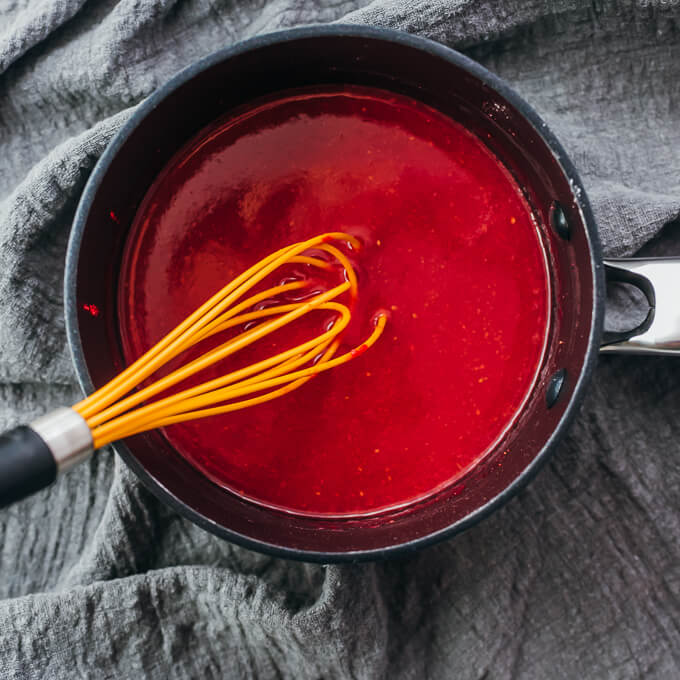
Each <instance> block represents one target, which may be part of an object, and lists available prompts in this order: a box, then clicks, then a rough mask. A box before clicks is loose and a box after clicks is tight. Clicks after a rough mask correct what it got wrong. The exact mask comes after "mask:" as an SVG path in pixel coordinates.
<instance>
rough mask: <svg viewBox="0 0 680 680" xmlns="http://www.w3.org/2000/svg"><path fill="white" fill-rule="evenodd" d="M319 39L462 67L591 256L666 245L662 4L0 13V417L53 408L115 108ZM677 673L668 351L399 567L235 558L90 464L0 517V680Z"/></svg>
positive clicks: (62, 6) (603, 392)
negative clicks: (224, 62) (273, 40)
mask: <svg viewBox="0 0 680 680" xmlns="http://www.w3.org/2000/svg"><path fill="white" fill-rule="evenodd" d="M331 21H343V22H355V23H368V24H374V25H380V26H390V27H395V28H399V29H402V30H406V31H410V32H413V33H417V34H420V35H424V36H428V37H430V38H433V39H435V40H438V41H441V42H443V43H446V44H447V45H450V46H452V47H455V48H458V49H462V50H463V51H464V52H466V53H467V54H468V55H470V56H472V57H473V58H475V59H478V60H479V61H481V62H482V63H483V64H485V65H486V66H487V67H489V68H490V69H491V70H493V71H495V72H496V73H498V74H499V75H501V76H502V77H504V78H506V79H507V80H508V81H509V82H510V83H511V84H512V85H514V86H515V87H516V88H517V89H518V90H519V92H520V93H521V94H523V95H524V96H525V97H526V98H527V99H528V100H529V102H530V103H531V104H533V106H534V107H535V108H536V109H538V111H539V112H540V113H541V114H542V115H543V116H544V117H545V118H546V120H547V121H548V123H549V124H550V125H551V126H553V128H554V130H555V132H556V133H557V135H558V136H559V138H560V139H561V140H562V142H563V143H564V145H565V146H566V148H567V150H568V152H569V153H570V155H571V157H572V159H573V161H574V162H575V164H576V166H577V168H578V170H579V171H580V173H581V175H582V178H583V180H584V182H585V184H586V188H587V189H588V191H589V194H590V198H591V200H592V202H593V204H594V209H595V214H596V217H597V220H598V223H599V227H600V231H601V235H602V239H603V242H604V244H605V250H606V252H607V254H610V255H613V254H616V255H621V254H624V253H633V252H634V251H636V250H637V249H639V248H640V247H642V246H645V250H646V251H648V252H653V253H667V254H672V253H675V254H680V224H678V222H677V220H678V215H679V214H680V5H679V4H678V2H675V1H671V0H657V1H656V2H654V1H653V0H647V1H643V0H638V2H624V1H621V2H611V1H608V0H607V1H605V0H592V1H591V0H589V1H587V2H586V1H583V0H571V1H568V0H553V1H552V2H537V1H535V0H532V1H528V2H522V1H520V0H504V1H503V0H499V1H498V2H491V1H488V0H487V1H481V0H480V1H478V2H474V1H472V0H467V1H466V0H450V1H446V0H429V1H427V0H373V2H367V1H365V0H330V1H323V2H322V1H321V0H224V1H218V0H213V1H212V2H210V1H207V0H184V1H180V0H155V1H154V0H120V1H118V2H116V1H114V0H0V427H2V428H5V427H8V426H11V425H13V424H15V423H17V422H19V421H25V420H27V419H29V418H31V417H33V416H34V415H36V414H38V413H41V412H43V411H45V410H46V409H48V408H49V407H50V406H54V405H57V404H62V403H68V402H69V401H70V400H72V399H75V398H76V396H77V394H78V390H77V388H76V387H75V383H74V375H73V371H72V368H71V366H70V363H69V358H68V354H67V351H66V345H65V336H64V324H63V320H62V307H61V305H62V299H61V285H62V284H61V282H62V271H63V259H64V251H65V244H66V239H67V236H68V232H69V228H70V224H71V221H72V218H73V213H74V209H75V206H76V203H77V201H78V197H79V194H80V192H81V191H82V188H83V186H84V183H85V181H86V179H87V176H88V173H89V172H90V171H91V169H92V167H93V165H94V163H95V162H96V159H97V157H98V156H99V155H100V153H101V152H102V150H103V149H104V147H105V145H106V144H107V142H108V140H109V139H110V138H111V136H112V135H113V134H114V132H115V131H116V130H117V129H118V128H119V126H120V125H121V123H122V122H123V121H124V120H125V119H126V117H127V116H128V115H129V114H130V111H131V110H132V109H133V108H134V106H135V105H136V104H137V103H138V102H140V101H141V100H142V99H144V98H145V97H146V96H148V95H149V94H150V93H151V92H152V91H153V90H154V89H155V88H156V87H157V86H158V85H159V84H161V83H162V82H163V81H164V80H166V79H167V78H168V77H169V76H171V75H172V74H173V73H175V72H176V71H178V70H179V69H181V68H183V67H184V66H186V65H187V64H189V63H190V62H192V61H194V60H196V59H197V58H199V57H201V56H203V55H205V54H208V53H210V52H212V51H214V50H216V49H217V48H220V47H223V46H225V45H230V44H232V43H233V42H234V41H237V40H239V39H242V38H246V37H249V36H253V35H255V34H258V33H262V32H266V31H272V30H275V29H279V28H283V27H289V26H294V25H299V24H304V23H314V22H317V23H320V22H323V23H325V22H331ZM664 226H665V227H666V228H665V229H664ZM659 234H661V235H660V236H659V238H657V239H655V240H654V241H653V242H652V243H651V244H649V245H645V244H646V243H647V242H648V241H650V240H651V239H653V238H654V237H655V236H657V235H659ZM678 299H679V304H680V284H679V296H678ZM679 676H680V359H675V360H673V359H650V358H621V357H606V358H603V359H602V360H601V362H600V366H599V368H598V370H597V374H596V376H595V379H594V382H593V385H592V389H591V391H590V394H589V396H588V398H587V401H586V403H585V405H584V407H583V409H582V411H581V414H580V416H579V417H578V419H577V422H576V423H575V425H574V426H573V427H572V429H571V431H570V434H569V436H568V437H567V439H566V440H565V441H564V443H563V444H562V445H561V446H560V448H559V450H558V451H557V453H556V455H555V456H554V457H553V459H552V461H551V462H550V464H549V465H548V466H547V467H546V468H545V469H544V470H543V471H542V472H541V474H540V475H539V476H538V478H537V479H536V480H535V481H534V482H533V483H532V484H531V485H530V487H529V488H528V489H527V490H526V491H525V492H523V493H522V494H521V495H520V496H519V497H518V498H516V499H515V500H513V501H512V502H511V503H510V504H508V505H507V506H506V507H505V508H504V509H503V510H501V511H500V512H498V513H496V514H494V515H493V516H492V517H491V518H489V519H488V520H486V521H485V522H483V523H482V524H481V525H480V526H478V527H476V528H474V529H472V530H470V531H468V532H467V533H466V534H464V535H462V536H459V537H456V538H455V539H453V540H450V541H448V542H446V543H443V544H441V545H439V546H436V547H434V548H430V549H428V550H426V551H423V552H422V553H421V554H419V555H418V556H416V557H413V558H411V559H408V560H403V561H392V562H388V563H383V564H367V565H359V566H342V567H337V566H330V567H323V566H317V565H304V564H298V563H289V562H286V561H283V560H279V559H272V558H269V557H265V556H262V555H258V554H255V553H251V552H249V551H247V550H243V549H240V548H237V547H234V546H232V545H230V544H228V543H225V542H223V541H221V540H219V539H217V538H215V537H213V536H212V535H210V534H208V533H205V532H204V531H202V530H201V529H198V528H197V527H195V526H193V525H192V524H190V523H189V522H186V521H184V520H183V519H180V518H179V517H178V516H177V515H175V514H174V513H172V512H170V511H169V510H167V509H166V508H165V507H164V506H162V505H160V504H159V503H158V502H157V501H156V500H155V499H154V498H153V497H151V495H150V494H149V493H147V492H146V491H145V490H144V489H142V488H140V485H139V484H138V483H137V482H136V480H135V479H134V478H133V477H132V475H131V474H130V473H129V472H128V471H127V469H126V468H124V466H122V465H121V463H120V462H119V461H118V460H117V459H116V458H115V456H114V455H113V454H111V453H110V452H103V453H101V454H100V455H97V456H96V457H95V458H94V459H93V460H92V461H91V463H89V464H86V465H83V466H81V467H80V468H78V469H76V470H74V471H73V472H71V473H69V474H68V475H66V476H65V477H64V478H62V479H61V480H60V481H59V482H58V484H56V485H55V486H54V487H53V488H51V489H49V490H48V491H46V492H43V493H41V494H40V495H38V496H37V497H35V498H32V499H30V500H28V501H25V502H23V503H21V504H19V505H16V506H14V507H12V508H10V509H8V510H4V511H2V512H0V677H1V678H3V679H4V680H11V679H21V680H25V679H32V678H49V679H52V678H75V677H87V678H117V679H119V678H135V679H136V678H142V677H149V678H162V679H165V678H192V679H193V678H203V677H206V678H218V677H220V678H221V677H228V678H232V677H233V678H295V679H306V678H309V679H319V678H325V679H330V678H362V679H363V678H368V679H374V678H395V679H401V678H413V679H421V678H553V679H560V678H637V677H645V678H673V677H679Z"/></svg>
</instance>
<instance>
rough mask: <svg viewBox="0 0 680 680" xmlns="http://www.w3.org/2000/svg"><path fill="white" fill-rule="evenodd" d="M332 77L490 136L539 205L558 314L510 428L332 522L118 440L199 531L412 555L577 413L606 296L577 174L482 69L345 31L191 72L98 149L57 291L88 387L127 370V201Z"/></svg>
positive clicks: (350, 554) (421, 46) (303, 35)
mask: <svg viewBox="0 0 680 680" xmlns="http://www.w3.org/2000/svg"><path fill="white" fill-rule="evenodd" d="M491 81H493V83H492V82H491ZM333 84H353V85H364V86H370V87H378V88H382V89H387V90H391V91H394V92H397V93H401V94H405V95H408V96H410V97H413V98H415V99H418V100H420V101H422V102H424V103H426V104H428V105H430V106H432V107H434V108H436V109H439V110H440V111H442V112H443V113H445V114H447V115H449V116H450V117H452V118H453V119H454V120H456V121H458V122H460V123H462V124H463V125H465V126H466V127H467V128H468V129H469V130H471V131H472V132H474V133H475V134H476V135H477V136H478V137H479V138H480V139H482V140H483V141H484V142H485V143H486V144H487V146H488V147H489V148H490V149H491V150H492V151H493V152H494V153H495V155H496V156H497V157H498V158H499V159H500V160H501V161H502V162H503V163H504V164H505V166H506V167H507V168H508V169H509V170H510V172H511V173H512V174H513V175H514V177H515V178H516V180H517V182H518V184H519V185H520V187H522V188H523V190H524V192H525V195H526V197H527V199H528V201H529V203H530V205H531V206H532V208H533V211H534V214H535V218H536V221H537V223H538V225H539V227H540V230H541V233H542V236H543V240H544V246H545V249H546V252H547V255H548V260H549V265H550V270H551V288H552V314H551V317H552V318H551V326H550V331H549V340H548V349H547V352H546V355H545V359H544V363H543V366H542V368H541V371H540V375H539V378H538V380H537V382H536V384H535V387H534V389H533V391H532V394H531V395H530V398H529V400H528V402H527V404H526V406H525V408H524V411H523V412H522V414H521V416H520V418H519V419H518V421H517V422H516V424H515V426H514V427H513V428H512V429H511V430H510V432H508V433H507V434H506V436H505V438H504V439H503V440H502V441H501V442H500V444H499V446H497V447H496V449H495V451H494V452H493V453H491V454H490V455H489V456H488V457H487V458H486V459H485V460H484V461H483V462H482V463H481V464H480V465H478V466H477V467H476V468H475V469H474V470H473V471H472V472H470V473H469V474H468V475H467V477H466V478H465V479H464V480H462V481H461V483H456V484H454V485H453V486H451V487H449V488H446V489H444V490H443V491H441V492H439V493H438V494H437V495H436V496H432V497H430V498H428V499H427V500H426V501H423V502H421V503H419V504H417V505H413V506H409V507H408V508H406V509H402V510H400V511H394V512H388V513H385V514H382V515H379V516H374V517H366V518H353V519H342V520H338V519H318V518H314V517H306V516H295V515H290V514H285V513H281V512H277V511H275V510H272V509H268V508H265V507H263V506H259V505H256V504H253V503H250V502H247V501H245V500H243V499H241V498H239V497H238V496H236V495H234V494H232V493H230V492H228V491H226V490H224V489H223V488H220V487H218V486H217V485H215V484H213V483H212V482H211V481H209V480H208V479H207V478H206V477H205V476H203V475H202V474H201V473H200V472H199V471H198V470H197V469H195V468H194V467H193V466H192V465H190V464H189V463H188V462H187V461H186V460H185V459H184V458H183V457H182V456H180V455H179V454H178V453H177V452H176V451H174V450H173V448H172V447H171V446H170V445H169V444H168V442H167V441H166V439H165V438H164V437H163V436H162V435H161V434H159V433H157V432H151V433H146V434H143V435H138V436H136V437H133V438H131V439H129V440H126V441H125V442H124V443H120V444H118V445H117V449H118V451H119V453H120V454H121V455H122V456H123V457H124V459H125V460H126V462H127V463H128V464H129V465H131V466H132V468H133V469H134V470H135V471H136V473H137V474H138V475H139V476H140V477H141V478H142V480H143V481H144V482H145V483H146V484H147V485H148V486H149V487H150V488H151V489H152V491H154V493H156V494H157V495H159V496H160V497H161V498H162V499H163V500H165V501H166V502H169V503H171V504H172V505H174V506H175V507H176V508H177V509H178V510H179V511H180V512H182V513H183V514H185V515H187V516H188V517H189V518H190V519H192V520H193V521H196V522H198V523H199V524H201V525H202V526H204V527H205V528H207V529H209V530H211V531H214V532H215V533H217V534H219V535H222V536H224V537H226V538H229V539H231V540H235V541H237V542H241V543H244V544H246V545H248V546H250V547H253V548H256V549H260V550H265V551H269V552H275V553H278V554H285V555H287V556H291V557H299V558H303V559H318V560H322V561H333V560H340V559H358V558H365V557H377V556H381V555H386V554H388V553H389V552H391V551H392V550H395V549H399V548H402V549H403V548H405V549H410V548H415V547H417V546H419V545H421V544H423V543H424V542H427V541H430V540H433V539H435V538H437V537H441V536H443V535H447V534H449V533H451V532H454V531H456V530H460V529H462V528H464V527H466V526H468V525H469V524H470V523H471V522H473V521H476V520H477V519H479V518H480V517H481V516H483V515H484V513H486V512H488V511H489V510H490V509H491V508H492V507H493V506H494V505H495V504H496V503H497V502H499V501H501V500H503V499H504V498H505V497H507V496H508V495H509V494H510V492H512V491H514V490H515V489H516V488H518V487H519V486H520V483H521V482H522V481H524V480H526V479H527V478H528V477H529V476H530V474H531V473H532V472H534V471H535V470H536V468H537V465H538V463H539V462H540V460H541V459H542V458H544V457H545V455H547V452H548V449H549V448H550V446H549V445H550V444H551V443H552V441H553V439H555V433H556V430H557V431H559V430H561V428H562V426H563V425H564V421H565V420H566V416H568V414H569V412H570V411H571V410H573V408H574V406H575V402H576V401H577V396H578V393H579V392H580V387H581V383H582V378H583V372H584V367H586V366H587V365H589V363H590V361H591V355H592V354H593V351H594V345H595V341H596V336H597V332H598V328H597V323H596V320H597V319H598V304H599V303H598V302H597V293H598V290H599V289H600V286H599V285H598V283H597V280H596V278H597V276H598V269H597V263H598V259H597V254H593V249H594V248H597V245H596V241H595V238H596V237H595V236H594V231H593V229H592V225H590V224H589V223H588V219H589V218H588V211H587V207H585V205H584V203H585V197H584V196H581V194H580V192H581V189H580V185H579V184H578V183H577V182H578V180H577V179H576V178H575V177H573V176H572V177H571V178H570V177H569V176H568V172H567V171H566V170H565V166H566V167H570V166H569V163H568V161H567V160H566V159H564V158H560V157H559V156H558V154H560V153H561V151H559V150H556V148H555V147H554V144H553V143H552V142H548V141H547V140H546V137H545V136H544V135H546V134H547V133H546V132H545V131H544V129H543V127H542V124H541V123H540V121H537V120H536V119H535V116H534V114H532V113H531V112H528V111H527V110H526V108H525V105H524V104H522V102H521V100H519V99H518V98H517V97H516V96H515V95H513V94H512V93H510V92H508V91H506V90H505V88H504V87H503V86H502V85H498V84H497V83H496V82H495V80H494V79H493V78H492V77H491V76H489V74H487V73H486V72H485V71H484V70H483V69H481V68H480V67H478V66H476V65H474V64H472V63H471V62H469V61H468V60H466V59H465V58H463V57H461V56H460V55H457V54H456V53H454V52H452V51H450V50H446V49H445V48H442V47H440V46H435V45H433V44H432V43H428V42H426V41H420V40H417V39H414V38H410V37H403V38H399V37H398V34H396V35H395V34H389V35H388V34H387V33H383V32H378V31H371V30H365V29H352V28H348V27H336V28H331V29H303V30H300V31H293V32H289V33H285V34H281V35H280V36H279V37H275V36H272V37H268V38H264V39H259V40H255V41H252V42H251V43H249V44H247V45H246V46H245V47H244V48H241V49H237V50H235V51H231V52H226V53H225V54H223V55H216V56H215V57H212V58H209V59H208V60H207V61H206V62H205V63H200V64H198V65H197V66H195V67H192V68H191V69H189V70H188V71H185V72H184V73H183V74H181V75H180V76H179V77H178V79H176V80H175V81H174V82H171V83H170V85H169V86H166V87H165V88H163V89H162V90H161V91H160V92H159V93H157V95H154V97H153V98H152V100H151V101H150V102H147V103H146V104H145V105H143V106H142V107H141V109H140V110H139V111H138V112H137V113H136V114H135V115H134V116H133V120H132V121H131V122H130V124H129V125H128V126H126V128H124V130H123V131H121V133H120V134H119V135H118V137H117V138H116V139H115V140H114V142H113V144H112V145H111V147H110V148H109V150H108V151H107V153H106V154H105V156H104V157H103V158H102V160H101V162H100V164H99V165H98V167H97V169H96V170H95V173H94V175H93V177H92V178H91V180H90V184H89V185H88V190H87V191H86V194H85V197H84V199H83V202H82V204H81V207H80V209H79V213H78V216H77V219H76V225H75V227H74V237H73V238H72V243H71V246H70V253H69V258H70V266H69V273H68V276H69V279H68V280H67V291H66V295H67V316H68V322H69V335H70V339H71V343H72V348H73V351H74V357H75V360H76V365H77V369H78V371H79V376H80V379H81V381H82V382H83V384H84V385H85V386H86V387H87V388H88V389H90V388H91V387H92V386H93V385H94V386H96V387H98V386H101V385H103V384H104V383H105V382H107V381H108V380H110V379H111V378H112V377H113V376H114V375H115V374H116V373H118V372H119V371H120V370H121V369H122V368H123V367H124V363H123V355H122V350H121V342H120V337H119V331H118V323H117V319H116V309H117V301H116V291H117V289H118V275H119V272H120V269H121V258H122V254H123V249H124V246H125V241H126V237H127V234H128V230H129V228H130V225H131V224H132V222H133V219H134V216H135V213H136V211H137V208H138V206H139V204H140V202H141V201H142V199H143V197H144V195H145V193H146V191H147V189H148V188H149V186H150V185H151V184H152V182H153V181H154V179H155V178H156V176H157V175H158V173H159V172H160V171H161V170H162V168H163V167H164V166H165V165H166V163H167V162H168V161H169V160H170V158H171V157H172V156H173V155H174V154H175V152H176V151H177V150H178V149H179V148H180V147H181V146H183V145H184V144H185V143H186V142H187V141H188V140H190V139H191V138H192V137H194V136H195V135H196V134H197V133H198V132H199V131H200V130H201V129H203V128H204V127H205V126H206V125H208V124H209V123H211V122H212V121H213V120H215V119H217V118H219V117H222V116H224V115H225V114H226V113H228V112H229V111H230V110H232V109H235V108H237V107H241V106H243V105H244V104H246V103H248V102H250V101H252V100H254V99H257V98H260V97H264V96H268V95H272V94H273V93H276V92H278V91H282V90H288V89H292V88H300V87H313V86H320V85H326V86H327V85H333ZM499 90H500V91H499ZM527 116H529V117H527ZM532 121H533V122H532ZM551 145H553V148H551ZM569 174H571V172H570V171H569ZM570 179H571V181H570ZM575 182H576V183H575ZM574 187H576V189H574ZM78 243H79V247H78Z"/></svg>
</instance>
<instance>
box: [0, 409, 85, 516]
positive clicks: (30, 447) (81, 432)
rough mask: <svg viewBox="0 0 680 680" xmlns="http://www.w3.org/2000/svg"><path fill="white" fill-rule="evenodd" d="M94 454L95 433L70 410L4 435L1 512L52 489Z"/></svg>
mask: <svg viewBox="0 0 680 680" xmlns="http://www.w3.org/2000/svg"><path fill="white" fill-rule="evenodd" d="M91 453H92V433H91V432H90V428H89V427H88V425H87V423H86V422H85V420H84V419H83V418H82V417H81V416H80V415H79V414H78V413H76V412H75V411H74V410H73V409H70V408H59V409H56V410H55V411H52V412H51V413H48V414H47V415H45V416H42V418H38V419H37V420H35V421H33V422H32V423H31V424H30V425H20V426H19V427H15V428H14V429H13V430H9V431H8V432H5V433H4V434H2V435H0V508H4V507H5V506H7V505H10V504H11V503H14V502H16V501H19V500H21V499H22V498H26V496H30V495H31V494H33V493H35V492H36V491H40V489H44V488H45V487H46V486H49V485H50V484H51V483H52V482H53V481H54V480H55V479H56V478H57V474H59V473H60V472H63V471H64V470H67V469H68V468H70V467H71V466H73V465H75V464H76V463H78V462H80V461H81V460H84V459H85V458H87V457H88V456H89V455H90V454H91Z"/></svg>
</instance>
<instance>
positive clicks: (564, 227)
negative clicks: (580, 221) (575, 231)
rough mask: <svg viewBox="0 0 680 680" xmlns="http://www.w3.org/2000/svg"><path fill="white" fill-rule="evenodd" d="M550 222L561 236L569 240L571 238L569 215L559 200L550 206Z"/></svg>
mask: <svg viewBox="0 0 680 680" xmlns="http://www.w3.org/2000/svg"><path fill="white" fill-rule="evenodd" d="M550 224H551V226H552V228H553V229H554V230H555V231H556V232H557V234H558V236H560V238H563V239H564V240H565V241H568V240H569V239H570V238H571V229H570V228H569V222H568V221H567V216H566V215H565V214H564V210H563V209H562V206H561V205H560V204H559V202H558V201H555V202H554V203H553V204H552V207H551V208H550Z"/></svg>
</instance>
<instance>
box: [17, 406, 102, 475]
mask: <svg viewBox="0 0 680 680" xmlns="http://www.w3.org/2000/svg"><path fill="white" fill-rule="evenodd" d="M29 427H30V428H31V429H32V430H33V431H34V432H35V433H36V434H38V436H39V437H40V438H41V439H42V440H43V441H44V442H45V444H46V445H47V447H48V448H49V450H50V452H51V453H52V456H53V457H54V461H55V463H56V465H57V472H58V473H61V472H65V471H66V470H68V469H69V468H72V467H73V466H74V465H77V464H78V463H80V462H81V461H83V460H85V459H86V458H88V457H89V456H90V455H91V454H92V452H93V451H94V446H93V441H92V432H90V428H89V427H88V424H87V423H86V422H85V419H84V418H83V417H82V416H81V415H80V414H79V413H76V412H75V411H74V410H73V409H72V408H66V407H62V408H58V409H55V410H54V411H51V412H50V413H47V414H45V415H44V416H41V417H40V418H37V419H36V420H34V421H33V422H32V423H30V425H29Z"/></svg>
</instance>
